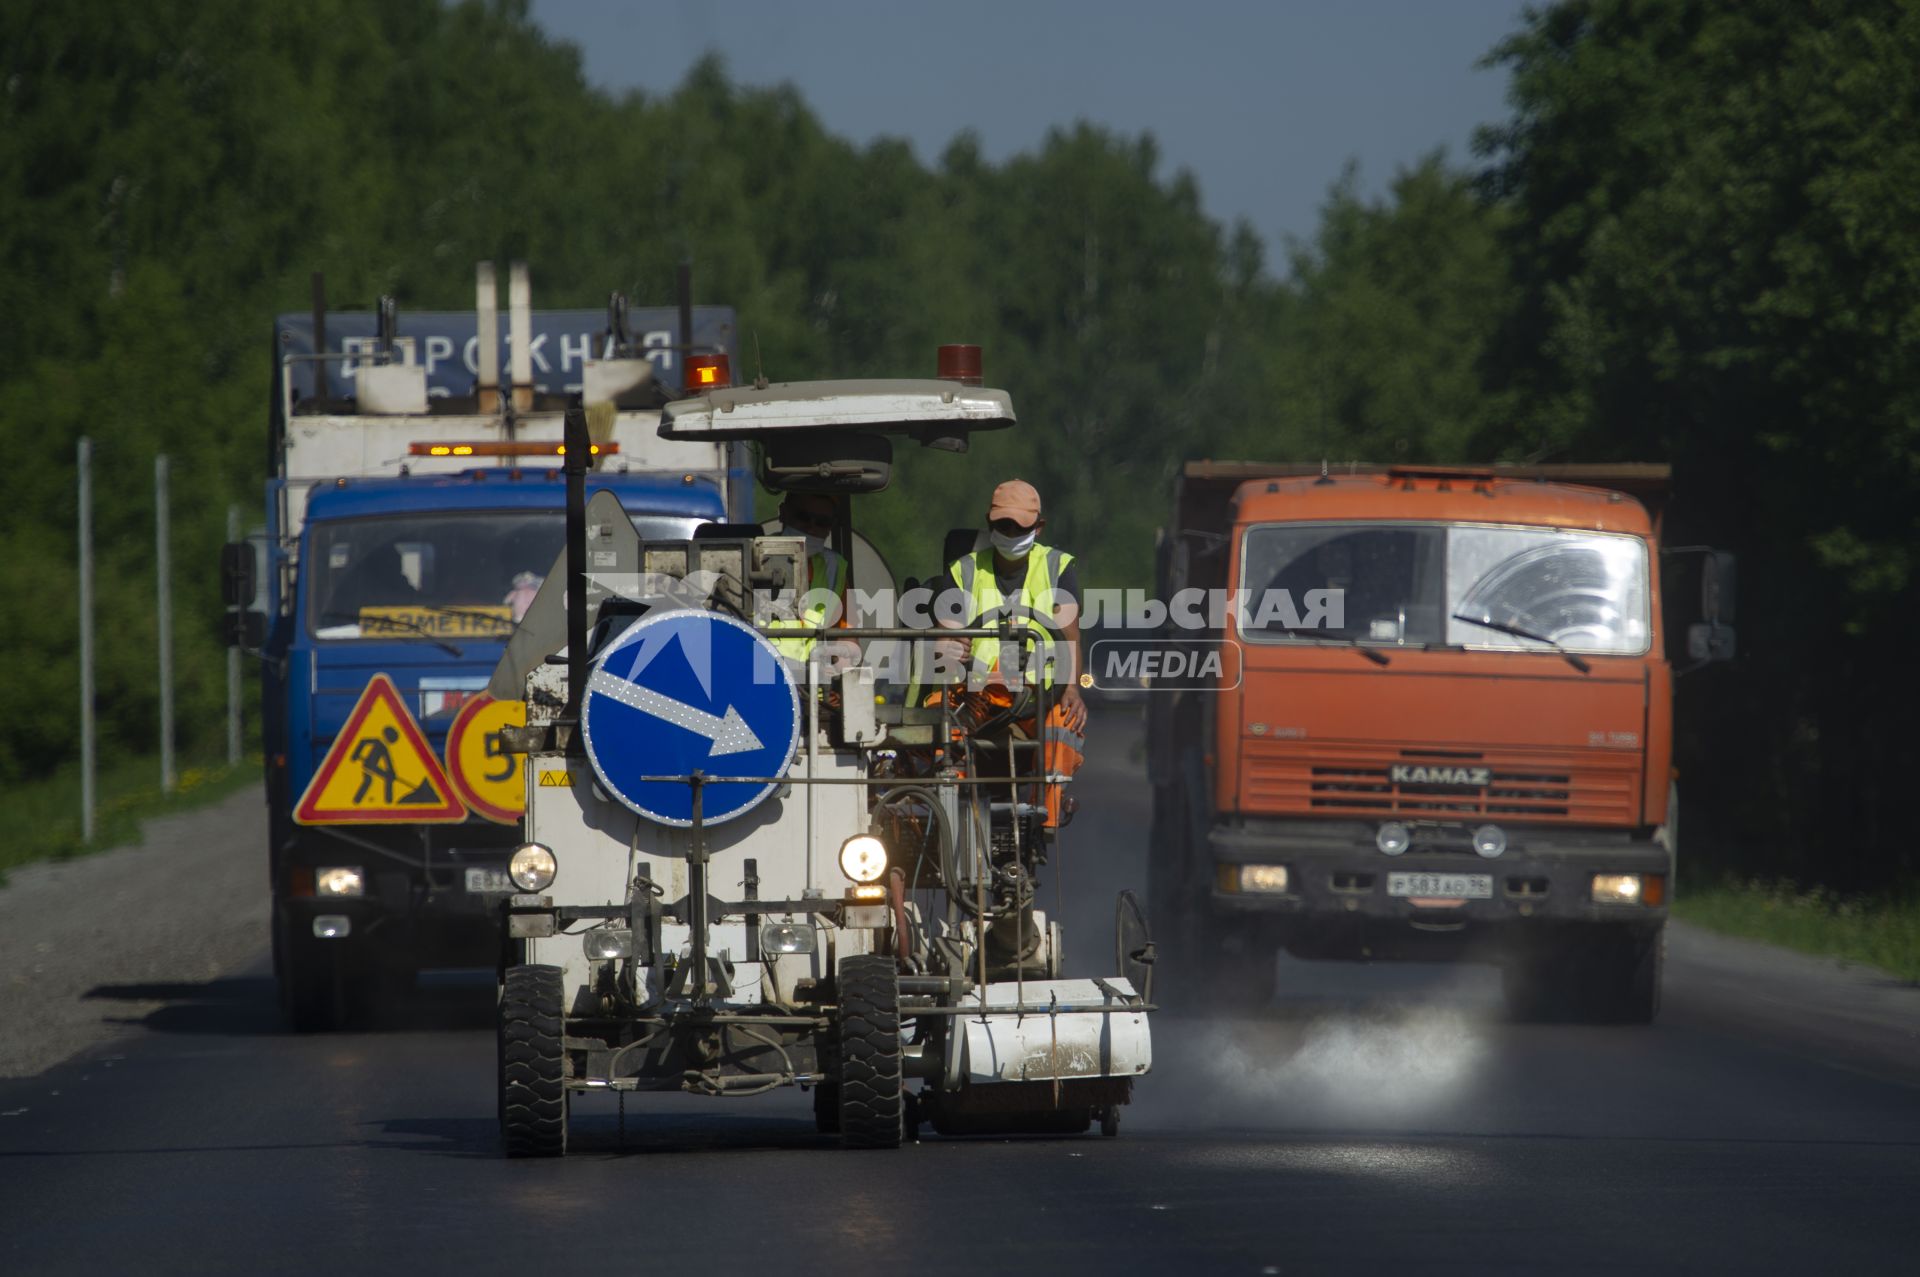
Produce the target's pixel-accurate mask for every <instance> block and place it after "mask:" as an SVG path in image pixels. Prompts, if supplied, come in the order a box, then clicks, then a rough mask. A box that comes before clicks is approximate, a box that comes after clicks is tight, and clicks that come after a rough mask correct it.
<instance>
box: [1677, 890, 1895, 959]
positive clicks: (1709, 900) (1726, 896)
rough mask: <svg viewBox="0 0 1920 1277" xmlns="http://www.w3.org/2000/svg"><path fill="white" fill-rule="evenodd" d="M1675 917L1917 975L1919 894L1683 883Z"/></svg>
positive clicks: (1727, 931)
mask: <svg viewBox="0 0 1920 1277" xmlns="http://www.w3.org/2000/svg"><path fill="white" fill-rule="evenodd" d="M1673 911H1674V914H1675V916H1677V917H1679V918H1681V919H1684V920H1685V921H1687V922H1691V923H1694V924H1695V925H1697V926H1702V927H1706V928H1709V929H1711V930H1713V931H1719V932H1724V933H1725V934H1727V935H1733V936H1744V937H1746V938H1747V939H1750V940H1764V941H1766V942H1767V943H1769V944H1777V945H1782V946H1784V947H1786V948H1789V949H1798V950H1800V951H1801V952H1803V953H1818V954H1823V955H1826V956H1828V957H1834V958H1845V959H1848V960H1850V961H1853V962H1864V963H1867V964H1869V965H1871V966H1876V967H1879V968H1881V969H1882V970H1885V971H1890V972H1892V973H1893V974H1894V975H1896V976H1899V977H1900V978H1901V979H1903V980H1912V981H1915V982H1920V894H1916V893H1913V892H1909V893H1906V894H1896V895H1887V896H1843V895H1841V894H1839V893H1838V892H1834V891H1829V890H1827V889H1825V888H1821V887H1812V888H1802V887H1799V886H1796V885H1795V884H1793V883H1791V882H1786V881H1776V882H1766V881H1760V880H1753V881H1748V882H1739V881H1728V882H1722V883H1718V884H1714V885H1710V886H1704V887H1692V888H1689V889H1683V890H1682V891H1681V892H1680V893H1679V895H1678V897H1677V898H1676V899H1675V900H1674V905H1673Z"/></svg>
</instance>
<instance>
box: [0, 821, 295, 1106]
mask: <svg viewBox="0 0 1920 1277" xmlns="http://www.w3.org/2000/svg"><path fill="white" fill-rule="evenodd" d="M141 832H142V839H141V841H140V842H139V843H137V844H135V845H133V846H129V847H120V848H116V849H114V850H112V851H104V852H100V853H97V854H95V855H90V856H83V857H79V858H77V859H73V860H58V861H43V862H40V863H37V864H32V865H27V866H24V867H22V868H19V869H15V870H11V871H9V873H8V875H7V885H6V886H5V887H0V971H3V972H4V973H5V975H4V978H0V1077H30V1076H32V1075H34V1074H37V1073H40V1072H42V1071H44V1070H45V1069H48V1068H50V1067H52V1066H53V1065H55V1064H57V1063H59V1062H60V1061H61V1060H64V1059H66V1058H67V1057H69V1056H71V1055H73V1054H75V1053H76V1052H78V1051H82V1050H85V1049H86V1048H88V1047H90V1046H94V1045H96V1044H99V1043H102V1042H106V1041H110V1040H111V1039H113V1038H114V1037H116V1036H118V1035H121V1034H124V1033H127V1032H129V1031H130V1029H131V1026H134V1025H137V1024H138V1022H139V1021H140V1020H141V1019H142V1018H143V1017H145V1016H146V1015H148V1014H150V1013H151V1012H153V1011H155V1010H157V1009H159V1008H160V1007H162V1006H164V1005H166V1003H167V1002H168V1001H170V1000H171V999H172V997H173V996H174V995H175V993H177V991H178V989H179V988H180V986H183V985H195V984H201V983H204V982H206V981H209V980H213V979H217V978H219V977H220V976H223V975H227V974H230V973H232V972H235V971H238V970H241V969H243V968H245V967H246V966H248V965H249V964H251V963H253V962H256V961H257V960H258V959H259V958H260V956H261V954H262V953H263V952H264V951H265V949H266V947H267V915H268V891H267V868H266V844H267V813H266V806H265V803H264V802H263V800H262V797H261V793H260V791H259V790H258V789H257V788H250V789H247V790H243V791H242V792H240V793H237V794H233V795H231V796H229V797H227V798H224V799H222V800H220V801H219V802H217V803H214V804H212V805H210V806H207V807H203V808H200V809H198V810H195V811H188V812H177V813H173V814H170V815H166V816H158V817H155V818H153V819H152V820H149V821H146V822H145V823H144V824H143V825H142V827H141ZM170 990H171V991H172V992H170Z"/></svg>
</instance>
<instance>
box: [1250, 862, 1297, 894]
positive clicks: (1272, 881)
mask: <svg viewBox="0 0 1920 1277" xmlns="http://www.w3.org/2000/svg"><path fill="white" fill-rule="evenodd" d="M1240 890H1242V891H1264V892H1267V893H1268V894H1270V895H1284V894H1285V893H1286V890H1287V867H1286V866H1285V865H1241V866H1240Z"/></svg>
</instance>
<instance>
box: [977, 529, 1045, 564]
mask: <svg viewBox="0 0 1920 1277" xmlns="http://www.w3.org/2000/svg"><path fill="white" fill-rule="evenodd" d="M988 535H989V536H990V538H991V539H992V541H993V548H994V549H996V550H998V551H999V552H1000V553H1001V554H1004V555H1006V556H1007V557H1008V558H1009V559H1024V558H1026V557H1027V553H1028V552H1029V551H1030V550H1032V549H1033V543H1034V542H1035V541H1037V540H1039V538H1040V529H1039V528H1030V529H1028V530H1027V531H1025V532H1022V533H1021V534H1020V535H1019V536H1017V537H1010V536H1008V535H1007V534H1006V533H1004V532H993V533H989V534H988Z"/></svg>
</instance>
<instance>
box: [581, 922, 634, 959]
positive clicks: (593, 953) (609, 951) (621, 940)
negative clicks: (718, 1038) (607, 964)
mask: <svg viewBox="0 0 1920 1277" xmlns="http://www.w3.org/2000/svg"><path fill="white" fill-rule="evenodd" d="M580 947H581V948H583V949H585V950H586V951H587V956H588V957H589V958H594V959H596V960H599V959H606V958H631V957H632V956H633V932H631V931H629V930H628V929H627V928H625V927H595V928H594V929H593V930H591V931H589V932H587V934H586V937H585V938H584V939H583V940H582V941H581V945H580Z"/></svg>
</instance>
